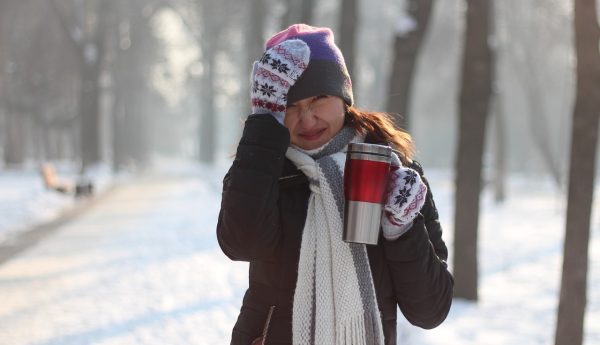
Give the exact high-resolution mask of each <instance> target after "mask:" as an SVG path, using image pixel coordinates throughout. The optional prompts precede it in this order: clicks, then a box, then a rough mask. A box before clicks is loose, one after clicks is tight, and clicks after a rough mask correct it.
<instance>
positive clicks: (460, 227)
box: [454, 0, 492, 301]
mask: <svg viewBox="0 0 600 345" xmlns="http://www.w3.org/2000/svg"><path fill="white" fill-rule="evenodd" d="M467 4H468V8H467V11H466V32H465V45H464V52H463V66H462V85H461V94H460V102H459V103H460V105H459V106H460V109H459V114H460V119H459V142H458V153H457V158H456V195H455V215H454V231H455V237H454V253H455V255H454V275H455V277H456V283H455V288H454V292H455V296H456V297H459V298H465V299H468V300H473V301H475V300H477V298H478V296H477V282H478V260H477V230H478V223H479V193H480V189H481V166H482V158H483V146H484V136H485V126H486V122H487V117H488V111H489V103H490V98H491V86H492V51H491V49H490V47H489V45H488V39H489V32H490V28H489V26H490V20H489V19H490V15H491V10H492V8H491V4H490V1H488V0H467Z"/></svg>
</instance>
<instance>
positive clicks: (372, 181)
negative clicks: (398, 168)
mask: <svg viewBox="0 0 600 345" xmlns="http://www.w3.org/2000/svg"><path fill="white" fill-rule="evenodd" d="M391 155H392V148H391V147H389V146H384V145H376V144H365V143H350V144H349V145H348V152H347V153H346V165H345V169H344V196H345V199H346V202H345V208H344V235H343V240H344V241H346V242H353V243H364V244H377V239H378V238H379V226H380V223H381V212H382V209H383V203H384V200H383V199H384V197H385V193H386V188H387V183H388V179H389V176H390V162H391Z"/></svg>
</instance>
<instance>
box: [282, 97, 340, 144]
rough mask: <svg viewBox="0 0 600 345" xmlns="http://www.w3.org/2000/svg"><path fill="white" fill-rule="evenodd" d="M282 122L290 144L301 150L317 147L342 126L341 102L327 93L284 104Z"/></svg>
mask: <svg viewBox="0 0 600 345" xmlns="http://www.w3.org/2000/svg"><path fill="white" fill-rule="evenodd" d="M283 124H284V125H285V127H287V129H289V131H290V141H291V143H292V144H294V145H296V146H298V147H299V148H301V149H304V150H313V149H316V148H319V147H321V146H323V144H325V143H326V142H328V141H329V140H330V139H331V138H333V137H334V136H335V135H336V134H337V133H338V132H339V131H340V130H341V129H342V127H343V126H344V101H343V100H342V99H341V98H339V97H336V96H329V95H321V96H315V97H309V98H305V99H302V100H300V101H297V102H295V103H294V104H291V105H288V106H287V110H286V112H285V119H284V122H283Z"/></svg>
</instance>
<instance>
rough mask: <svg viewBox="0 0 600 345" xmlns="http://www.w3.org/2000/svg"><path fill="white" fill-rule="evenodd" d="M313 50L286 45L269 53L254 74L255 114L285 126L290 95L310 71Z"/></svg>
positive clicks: (299, 42) (290, 42)
mask: <svg viewBox="0 0 600 345" xmlns="http://www.w3.org/2000/svg"><path fill="white" fill-rule="evenodd" d="M309 59H310V48H309V47H308V45H307V44H306V43H304V41H302V40H298V39H293V40H287V41H283V42H281V43H279V44H277V45H275V46H273V47H271V48H270V49H268V50H267V51H266V52H265V54H264V55H263V56H262V58H261V59H260V60H259V61H256V62H254V67H253V70H252V91H251V93H250V97H251V100H252V113H253V114H256V113H271V114H273V116H274V117H275V118H276V119H277V121H279V123H281V124H283V119H284V117H285V110H286V105H287V95H288V92H289V90H290V88H291V87H292V85H294V83H295V82H296V80H298V78H299V77H300V75H302V73H303V72H304V71H305V70H306V68H307V67H308V62H309Z"/></svg>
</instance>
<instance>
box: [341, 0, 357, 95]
mask: <svg viewBox="0 0 600 345" xmlns="http://www.w3.org/2000/svg"><path fill="white" fill-rule="evenodd" d="M358 1H359V0H342V1H341V3H340V26H339V27H340V29H339V34H338V35H337V39H338V45H339V47H340V50H341V51H342V53H343V54H344V60H345V62H346V66H347V68H348V73H350V76H351V77H352V82H353V83H354V85H357V84H358V76H357V74H358V73H356V72H357V70H356V42H357V35H358V30H359V28H360V19H359V12H358ZM354 91H355V92H356V88H355V90H354ZM355 97H356V95H355Z"/></svg>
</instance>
